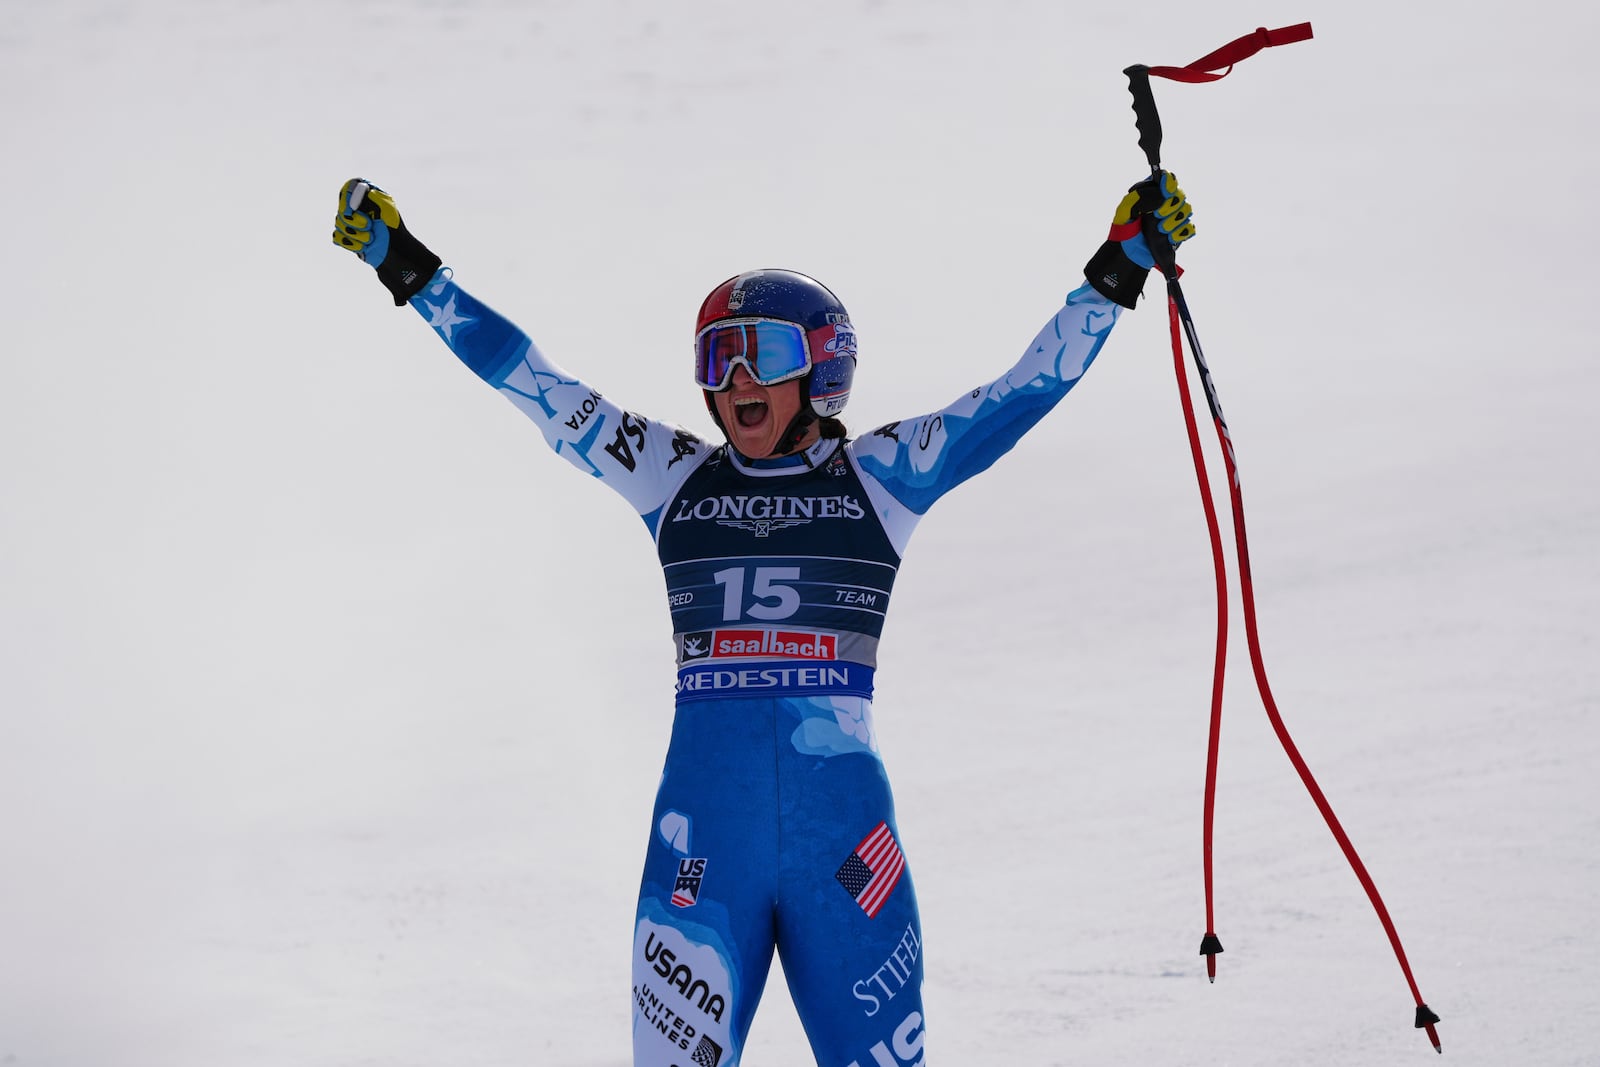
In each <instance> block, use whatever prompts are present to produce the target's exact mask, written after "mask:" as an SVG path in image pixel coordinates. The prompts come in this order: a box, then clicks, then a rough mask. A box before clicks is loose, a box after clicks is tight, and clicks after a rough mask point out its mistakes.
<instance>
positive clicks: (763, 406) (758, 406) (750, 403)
mask: <svg viewBox="0 0 1600 1067" xmlns="http://www.w3.org/2000/svg"><path fill="white" fill-rule="evenodd" d="M733 417H734V418H735V419H737V420H738V421H739V425H740V426H743V427H746V428H747V429H748V428H752V427H756V426H760V425H761V424H762V423H764V422H766V421H767V402H766V401H765V400H761V399H759V398H757V397H753V396H742V397H740V398H738V399H737V400H735V401H734V402H733Z"/></svg>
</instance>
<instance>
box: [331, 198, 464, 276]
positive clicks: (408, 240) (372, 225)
mask: <svg viewBox="0 0 1600 1067" xmlns="http://www.w3.org/2000/svg"><path fill="white" fill-rule="evenodd" d="M333 243H334V244H336V245H338V246H339V247H340V248H348V249H349V250H350V251H352V252H354V253H355V254H356V255H358V256H360V257H361V259H362V262H364V263H366V264H367V265H368V266H369V267H373V268H374V269H376V270H377V272H378V280H379V281H380V282H382V283H383V284H384V287H385V288H387V289H388V290H389V292H390V293H391V294H393V295H394V303H395V307H400V306H402V305H404V304H405V302H406V301H408V300H410V299H411V298H412V297H414V296H416V295H417V294H418V293H420V292H421V291H422V289H423V286H425V285H427V284H428V283H429V282H430V281H432V280H433V273H434V271H436V270H438V269H439V264H440V260H439V257H438V256H436V255H434V254H433V253H432V252H430V251H428V249H427V247H426V246H425V245H423V243H422V242H421V241H419V240H417V239H416V238H415V237H413V236H411V231H410V230H408V229H406V224H405V223H404V222H402V221H400V209H399V208H397V207H395V206H394V198H393V197H391V196H390V195H389V194H388V193H386V192H384V191H383V190H382V189H379V188H378V187H377V186H376V185H373V184H372V183H371V182H369V181H367V180H366V179H364V178H351V179H350V180H349V181H347V182H345V183H344V187H343V188H341V189H340V190H339V213H338V214H337V215H335V216H334V217H333Z"/></svg>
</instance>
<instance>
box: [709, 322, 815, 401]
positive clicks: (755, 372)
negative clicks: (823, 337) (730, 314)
mask: <svg viewBox="0 0 1600 1067" xmlns="http://www.w3.org/2000/svg"><path fill="white" fill-rule="evenodd" d="M736 363H743V364H744V367H745V370H747V371H749V372H750V377H752V378H754V379H755V380H756V381H757V382H760V383H761V384H762V385H777V384H778V383H779V382H787V381H789V380H790V379H793V378H798V377H800V376H801V375H803V374H805V373H806V372H807V371H809V370H810V369H811V346H810V345H808V344H807V343H806V331H805V328H804V327H802V326H799V325H797V324H796V323H793V322H783V321H780V320H778V319H759V318H749V319H724V320H722V321H721V322H717V323H713V324H711V325H710V326H707V327H706V328H705V329H703V330H701V331H700V332H699V333H698V334H696V335H695V338H694V380H695V381H696V382H697V383H699V385H700V388H702V389H709V390H711V391H712V392H720V391H721V390H723V389H726V388H727V387H728V383H729V382H730V381H732V380H733V367H734V364H736Z"/></svg>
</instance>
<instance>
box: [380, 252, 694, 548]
mask: <svg viewBox="0 0 1600 1067" xmlns="http://www.w3.org/2000/svg"><path fill="white" fill-rule="evenodd" d="M411 306H412V307H413V308H415V309H416V310H417V312H418V313H420V314H421V315H422V317H423V318H424V319H426V320H427V321H428V325H429V326H431V327H433V331H434V332H435V333H436V334H438V335H439V337H440V339H441V340H443V341H444V343H445V344H447V345H449V346H450V350H451V351H452V352H454V353H455V354H456V356H457V358H459V359H460V360H461V362H462V363H465V364H466V365H467V367H468V368H469V369H470V370H471V371H472V372H473V373H474V374H476V375H477V376H478V377H479V378H482V379H483V380H484V381H486V382H488V383H489V384H490V385H492V386H493V387H494V388H495V389H498V390H499V391H500V393H501V395H503V396H504V397H505V398H506V399H508V400H510V401H511V403H512V404H514V405H515V406H516V407H517V409H518V410H519V411H521V412H522V413H523V414H524V415H526V416H527V417H528V418H529V419H531V420H532V421H533V423H534V425H535V426H537V427H539V431H540V433H542V434H543V435H544V439H545V441H546V443H548V444H549V445H550V447H551V448H552V449H554V450H555V452H556V454H557V455H559V456H563V457H565V458H566V460H567V461H568V462H569V463H571V464H572V465H573V466H574V467H577V468H578V469H579V470H581V471H584V472H586V473H588V474H590V475H592V476H593V477H595V478H599V479H600V480H602V481H604V482H605V483H606V484H607V485H609V486H610V487H611V488H612V489H615V490H616V491H617V492H618V493H619V494H621V496H623V497H624V498H625V499H626V500H627V501H628V503H629V504H631V505H632V506H633V508H634V510H635V511H637V512H638V513H639V514H640V515H641V516H643V517H644V518H645V521H646V522H647V523H648V524H651V525H653V523H654V518H655V515H656V514H657V513H658V512H659V511H660V509H661V507H662V506H663V505H664V504H665V503H666V501H667V500H668V499H669V498H670V497H671V495H672V493H673V492H674V491H675V490H676V489H677V487H678V486H679V485H680V484H681V483H682V481H683V479H684V478H685V477H687V476H688V473H689V471H690V470H692V469H693V468H694V467H695V466H696V464H697V463H698V461H699V460H700V459H701V458H703V457H704V456H705V454H706V451H707V446H706V443H705V442H704V441H702V440H701V439H700V438H698V437H696V436H695V435H694V434H692V433H690V432H689V431H687V430H682V429H679V428H678V427H676V426H673V425H671V424H669V423H663V422H656V421H654V420H652V419H647V418H645V417H644V416H643V415H639V414H636V413H634V412H631V411H627V410H625V409H624V408H622V407H620V406H619V405H617V404H615V403H613V402H612V401H610V400H608V399H607V398H606V397H605V396H603V395H601V393H600V392H599V391H598V390H597V389H595V388H594V387H593V386H591V385H589V384H587V383H586V382H584V381H582V380H580V379H579V378H577V377H575V376H573V375H571V374H569V373H567V372H566V371H565V370H563V369H562V368H560V367H559V366H557V365H556V364H554V363H552V362H551V361H550V360H549V359H547V358H545V355H544V353H542V352H540V351H539V348H538V346H537V345H535V344H534V343H533V341H532V340H531V339H530V338H529V337H528V335H527V334H525V333H523V332H522V330H521V329H519V328H518V327H517V326H516V325H515V324H513V323H512V322H510V321H509V320H507V319H506V318H505V317H504V316H502V315H500V314H499V313H498V312H496V311H495V310H494V309H493V308H491V307H489V306H488V305H487V304H485V303H483V302H482V301H480V300H478V299H477V298H476V297H474V296H472V294H470V293H468V292H467V291H466V290H465V289H462V288H461V287H460V286H459V285H457V284H456V283H455V280H454V278H453V277H452V276H451V274H450V271H449V270H448V269H441V270H440V271H439V272H438V273H437V274H435V275H434V278H433V281H432V282H431V283H430V284H429V285H428V286H427V288H425V289H423V290H422V292H420V293H418V294H417V295H416V296H414V297H412V298H411Z"/></svg>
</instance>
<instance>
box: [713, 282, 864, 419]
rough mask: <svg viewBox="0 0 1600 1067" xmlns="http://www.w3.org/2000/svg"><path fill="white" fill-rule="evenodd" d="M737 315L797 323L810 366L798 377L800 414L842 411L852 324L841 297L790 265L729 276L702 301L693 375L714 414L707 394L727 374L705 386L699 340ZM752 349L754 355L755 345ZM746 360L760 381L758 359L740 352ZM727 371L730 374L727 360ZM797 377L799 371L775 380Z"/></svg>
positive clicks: (851, 358) (851, 363) (851, 369)
mask: <svg viewBox="0 0 1600 1067" xmlns="http://www.w3.org/2000/svg"><path fill="white" fill-rule="evenodd" d="M729 320H733V321H729ZM739 320H744V321H745V322H749V323H757V324H758V323H760V322H761V321H762V320H768V321H772V322H778V323H792V324H794V325H796V326H798V327H800V330H801V331H803V337H804V342H805V343H804V354H805V357H806V364H807V365H808V367H809V369H807V370H805V371H804V376H803V378H802V381H801V386H802V387H801V390H800V395H801V396H802V397H803V398H804V399H805V405H804V407H803V409H802V414H808V415H810V416H812V417H813V418H829V417H832V416H835V415H837V414H839V412H841V411H843V410H844V406H845V403H846V402H847V401H848V400H849V399H850V381H851V379H852V378H853V377H854V376H855V369H856V333H855V330H854V328H852V327H851V325H850V314H849V312H847V311H845V309H844V305H843V304H841V303H840V302H839V298H838V297H836V296H834V295H833V293H832V292H831V291H830V290H829V289H828V287H827V286H825V285H823V284H822V283H821V282H819V281H817V280H816V279H815V278H811V277H808V276H807V275H804V274H801V273H799V272H797V271H792V270H754V271H747V272H746V273H744V274H740V275H737V276H735V277H732V278H729V279H728V280H727V281H725V282H723V283H722V284H721V285H719V286H717V287H716V288H715V289H713V290H711V295H710V296H707V297H706V299H705V302H704V303H702V304H701V305H700V315H699V317H698V318H697V319H696V321H695V328H694V330H695V356H696V361H697V374H696V377H697V379H699V384H700V386H701V388H702V389H706V390H707V391H706V394H705V400H706V407H707V408H708V409H710V411H711V414H712V417H713V418H715V417H716V406H715V405H714V404H713V402H712V400H711V393H712V392H713V391H719V390H721V389H724V388H726V387H727V379H726V377H725V376H723V375H717V376H716V378H715V382H720V384H716V387H715V389H711V388H708V382H707V380H705V379H706V374H705V373H704V372H705V371H706V369H707V368H706V366H705V363H706V360H705V358H704V354H705V353H704V349H705V347H706V346H705V345H704V344H703V343H702V342H703V341H704V339H705V338H706V337H707V336H708V335H707V331H708V330H709V329H710V328H712V327H715V326H717V325H718V324H719V323H726V324H727V325H729V326H732V325H735V324H736V323H737V322H739ZM750 352H751V353H752V354H753V352H754V348H753V347H752V348H751V349H750ZM744 361H745V364H746V368H747V369H748V370H749V372H750V374H751V376H752V377H756V378H757V379H758V380H759V378H760V377H761V375H760V374H759V373H758V365H757V363H756V361H754V360H753V359H752V358H750V356H746V357H744ZM727 372H728V373H731V365H729V366H728V367H727ZM798 376H800V375H799V373H798V372H797V373H796V374H794V375H788V376H786V377H781V378H777V379H775V380H776V381H782V380H787V377H798ZM715 382H713V383H712V384H715Z"/></svg>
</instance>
